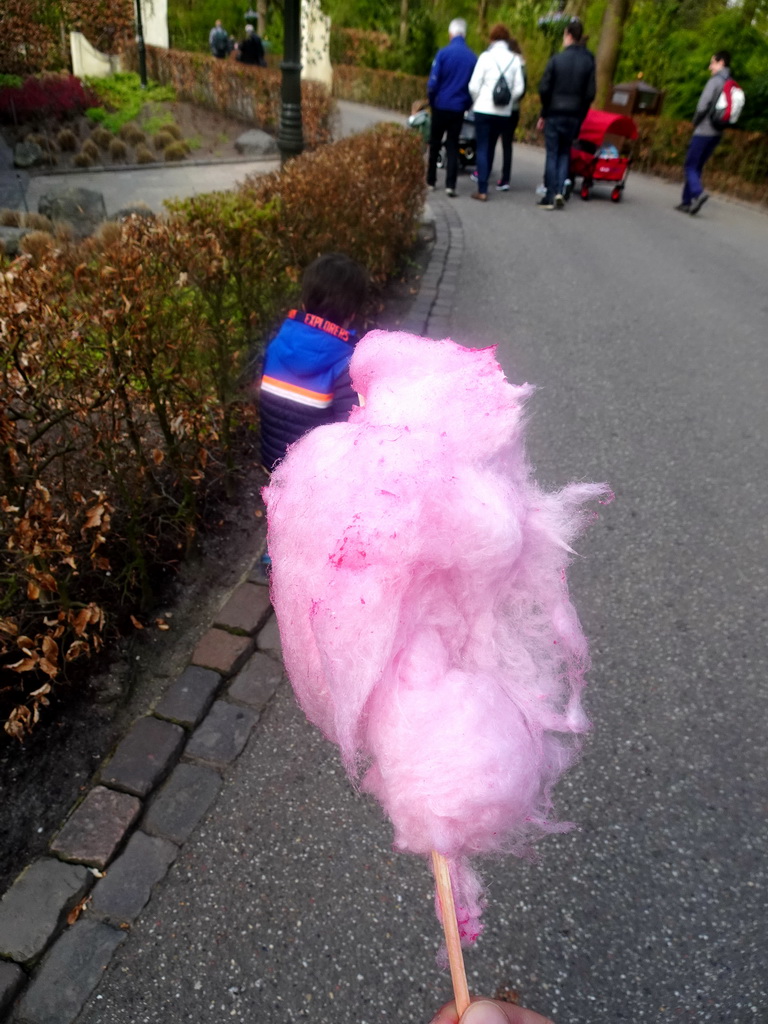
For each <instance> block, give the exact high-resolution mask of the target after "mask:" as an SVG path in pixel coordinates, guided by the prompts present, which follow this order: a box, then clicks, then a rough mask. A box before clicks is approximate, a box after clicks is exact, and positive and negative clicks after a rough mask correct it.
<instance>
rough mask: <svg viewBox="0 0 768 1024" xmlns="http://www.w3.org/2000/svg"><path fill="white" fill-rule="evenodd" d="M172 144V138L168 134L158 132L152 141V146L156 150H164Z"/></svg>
mask: <svg viewBox="0 0 768 1024" xmlns="http://www.w3.org/2000/svg"><path fill="white" fill-rule="evenodd" d="M172 142H173V137H172V136H171V135H169V133H168V132H165V131H162V132H158V133H157V135H155V136H154V138H153V139H152V144H153V145H154V147H155V149H156V150H158V151H159V150H161V149H165V147H166V146H170V144H171V143H172Z"/></svg>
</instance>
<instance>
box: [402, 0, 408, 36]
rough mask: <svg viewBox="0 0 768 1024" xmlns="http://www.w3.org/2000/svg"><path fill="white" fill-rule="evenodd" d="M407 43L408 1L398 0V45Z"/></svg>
mask: <svg viewBox="0 0 768 1024" xmlns="http://www.w3.org/2000/svg"><path fill="white" fill-rule="evenodd" d="M407 41H408V0H400V45H401V46H405V44H406V42H407Z"/></svg>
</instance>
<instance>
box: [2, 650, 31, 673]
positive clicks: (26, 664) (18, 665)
mask: <svg viewBox="0 0 768 1024" xmlns="http://www.w3.org/2000/svg"><path fill="white" fill-rule="evenodd" d="M38 660H39V659H38V657H37V655H36V654H34V655H33V656H32V657H30V658H22V660H21V661H17V662H14V664H13V665H7V666H6V668H12V669H13V671H14V672H31V671H32V669H35V668H37V663H38Z"/></svg>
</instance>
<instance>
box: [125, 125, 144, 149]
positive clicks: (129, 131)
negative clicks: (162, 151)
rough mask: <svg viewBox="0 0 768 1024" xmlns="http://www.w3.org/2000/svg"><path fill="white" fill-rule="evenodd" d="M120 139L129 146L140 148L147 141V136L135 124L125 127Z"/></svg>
mask: <svg viewBox="0 0 768 1024" xmlns="http://www.w3.org/2000/svg"><path fill="white" fill-rule="evenodd" d="M120 137H121V138H122V139H125V141H126V142H128V143H129V144H130V145H131V146H140V145H141V144H142V143H144V142H146V141H147V136H146V135H145V134H144V132H143V131H142V130H141V128H139V126H138V125H135V124H129V125H127V126H126V128H125V131H124V132H121V133H120Z"/></svg>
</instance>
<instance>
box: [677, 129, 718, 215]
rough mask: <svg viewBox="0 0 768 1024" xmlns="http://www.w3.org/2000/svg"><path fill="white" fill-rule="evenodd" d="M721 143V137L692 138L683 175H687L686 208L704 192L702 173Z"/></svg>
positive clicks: (700, 136) (684, 188) (684, 187)
mask: <svg viewBox="0 0 768 1024" xmlns="http://www.w3.org/2000/svg"><path fill="white" fill-rule="evenodd" d="M719 141H720V136H719V135H694V136H693V137H692V138H691V141H690V143H689V145H688V152H687V153H686V154H685V163H684V164H683V174H684V175H685V184H684V185H683V202H684V203H685V204H686V206H687V205H688V204H690V202H691V201H692V200H693V199H695V198H696V197H697V196H700V195H701V193H702V192H703V191H704V186H703V185H702V184H701V172H702V171H703V170H704V164H705V163H706V162H707V160H709V158H710V157H711V156H712V153H713V151H714V148H715V146H716V145H717V144H718V142H719Z"/></svg>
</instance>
